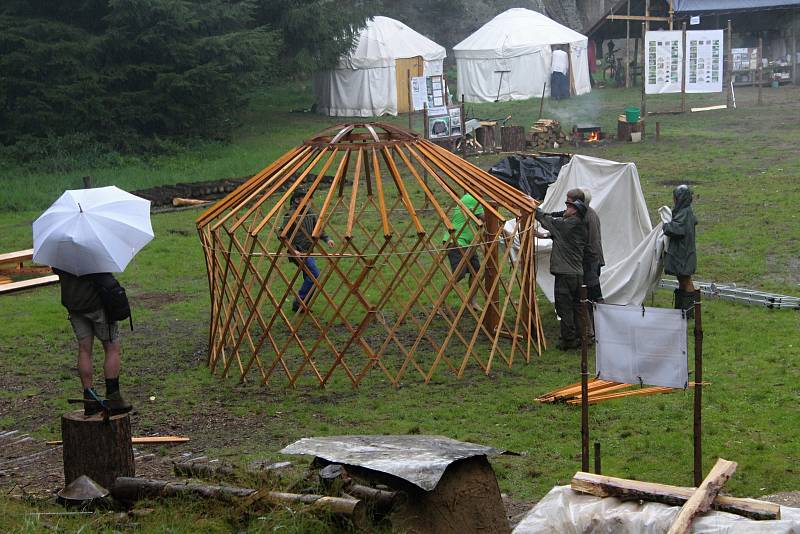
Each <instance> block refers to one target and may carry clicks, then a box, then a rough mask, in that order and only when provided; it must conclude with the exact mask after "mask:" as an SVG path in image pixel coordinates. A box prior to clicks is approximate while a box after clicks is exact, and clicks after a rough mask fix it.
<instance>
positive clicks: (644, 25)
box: [641, 0, 650, 120]
mask: <svg viewBox="0 0 800 534" xmlns="http://www.w3.org/2000/svg"><path fill="white" fill-rule="evenodd" d="M647 5H648V6H649V5H650V2H649V0H648V3H647ZM649 9H650V8H649V7H648V10H649ZM648 14H649V11H648ZM649 25H650V23H649V22H643V23H642V65H641V66H642V105H641V108H642V111H641V117H642V120H645V119H647V91H646V88H647V72H646V71H645V68H644V67H645V65H646V60H647V55H646V54H647V42H646V41H645V39H644V38H645V35H647V27H648V26H649Z"/></svg>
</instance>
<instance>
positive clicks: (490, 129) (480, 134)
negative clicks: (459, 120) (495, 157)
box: [475, 122, 497, 152]
mask: <svg viewBox="0 0 800 534" xmlns="http://www.w3.org/2000/svg"><path fill="white" fill-rule="evenodd" d="M496 131H497V123H495V122H491V123H486V122H483V123H481V127H480V128H478V129H477V130H475V140H476V141H477V142H478V143H480V145H481V146H482V147H483V150H484V151H485V152H494V151H495V148H496V147H497V134H496Z"/></svg>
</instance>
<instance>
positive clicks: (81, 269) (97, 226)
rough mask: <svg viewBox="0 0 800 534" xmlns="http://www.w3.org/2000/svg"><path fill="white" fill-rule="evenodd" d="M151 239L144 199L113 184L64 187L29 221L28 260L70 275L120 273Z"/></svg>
mask: <svg viewBox="0 0 800 534" xmlns="http://www.w3.org/2000/svg"><path fill="white" fill-rule="evenodd" d="M151 239H153V227H152V226H151V224H150V201H149V200H145V199H143V198H141V197H137V196H136V195H132V194H130V193H128V192H126V191H123V190H122V189H119V188H118V187H115V186H110V187H97V188H94V189H76V190H70V191H65V192H64V194H63V195H61V197H59V199H58V200H56V201H55V202H54V203H53V205H52V206H50V207H49V208H48V209H47V211H45V212H44V213H43V214H42V215H40V216H39V218H38V219H36V221H34V223H33V261H34V262H36V263H41V264H43V265H50V266H52V267H57V268H59V269H61V270H63V271H67V272H69V273H72V274H75V275H78V276H80V275H84V274H90V273H106V272H122V271H124V270H125V267H126V266H127V265H128V263H129V262H130V261H131V259H132V258H133V257H134V256H135V255H136V253H137V252H139V251H140V250H141V249H142V247H144V246H145V245H146V244H147V243H149V242H150V240H151Z"/></svg>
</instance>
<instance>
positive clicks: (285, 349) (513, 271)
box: [197, 123, 544, 387]
mask: <svg viewBox="0 0 800 534" xmlns="http://www.w3.org/2000/svg"><path fill="white" fill-rule="evenodd" d="M536 205H537V204H536V201H535V200H533V199H532V198H531V197H528V196H527V195H524V194H522V193H521V192H519V191H518V190H516V189H514V188H512V187H511V186H509V185H507V184H505V183H503V182H501V181H500V180H497V179H496V178H494V177H492V176H491V175H489V174H487V173H486V172H484V171H482V170H481V169H479V168H478V167H476V166H474V165H472V164H471V163H469V162H467V161H465V160H464V159H462V158H460V157H458V156H456V155H454V154H452V153H450V152H448V151H446V150H444V149H442V148H440V147H438V146H436V145H435V144H433V143H431V142H429V141H427V140H425V139H421V138H420V137H419V136H418V135H417V134H415V133H413V132H409V131H406V130H404V129H401V128H398V127H396V126H392V125H389V124H383V123H365V124H347V125H340V126H336V127H333V128H331V129H329V130H326V131H324V132H322V133H320V134H319V135H317V136H315V137H313V138H311V139H309V140H307V141H305V142H304V143H303V144H302V145H300V146H298V147H296V148H294V149H292V150H290V151H289V152H287V153H286V154H284V155H283V156H281V157H280V158H278V159H277V160H276V161H274V162H273V163H272V164H270V165H269V166H268V167H266V168H265V169H264V170H262V171H261V172H259V173H258V174H256V175H255V176H253V177H252V178H251V179H250V180H248V181H247V182H245V183H244V184H243V185H242V186H240V187H239V188H238V189H237V190H235V191H234V192H233V193H231V194H230V195H228V196H227V197H225V198H224V199H222V200H221V201H219V202H218V203H216V204H215V205H214V206H212V207H211V208H210V209H208V210H207V211H206V212H205V213H204V214H203V215H201V216H200V217H199V218H198V220H197V227H198V232H199V234H200V239H201V241H202V244H203V247H204V252H205V258H206V267H207V271H208V280H209V288H210V296H211V317H210V328H209V354H208V365H209V367H210V369H211V371H212V373H214V374H217V375H220V376H222V377H228V376H234V377H237V378H238V379H239V381H240V382H244V381H247V380H260V381H261V382H262V383H264V384H268V383H272V382H275V381H278V380H284V379H285V380H286V382H287V383H288V384H289V385H292V386H295V385H297V384H318V385H323V386H324V385H326V384H335V383H349V384H352V386H357V385H358V384H359V383H361V382H362V381H363V380H366V379H369V380H379V381H384V382H387V383H390V384H391V385H393V386H395V387H397V386H399V385H400V384H401V380H412V379H418V380H421V381H424V382H426V383H427V382H429V381H430V380H431V379H432V378H433V377H434V376H436V374H437V373H451V374H453V375H455V376H457V377H462V376H463V375H464V373H465V372H467V371H469V372H472V371H478V372H483V373H486V374H488V373H490V371H491V369H492V366H493V365H497V364H504V365H507V366H509V367H510V366H512V364H513V363H514V362H515V361H525V362H528V361H530V358H531V355H532V354H533V353H540V352H541V349H542V343H543V342H544V337H543V334H542V327H541V322H540V320H539V311H538V308H537V305H536V298H535V279H536V273H535V261H534V255H535V237H534V232H533V231H532V228H533V225H534V224H535V221H534V215H533V213H534V210H535V208H536ZM510 219H515V220H516V224H517V228H518V229H519V232H518V235H519V238H520V250H521V255H520V259H519V260H518V261H511V259H510V250H511V247H505V246H504V245H503V241H502V238H501V235H502V233H501V228H502V226H503V221H506V220H510Z"/></svg>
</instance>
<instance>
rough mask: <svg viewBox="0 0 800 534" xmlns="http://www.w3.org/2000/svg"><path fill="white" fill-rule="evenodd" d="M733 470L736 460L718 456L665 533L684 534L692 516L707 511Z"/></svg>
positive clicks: (687, 529) (690, 523)
mask: <svg viewBox="0 0 800 534" xmlns="http://www.w3.org/2000/svg"><path fill="white" fill-rule="evenodd" d="M735 471H736V462H731V461H728V460H723V459H722V458H718V459H717V463H716V464H715V465H714V467H713V468H711V471H710V472H709V473H708V475H707V476H706V478H705V480H703V483H702V484H700V487H699V488H697V491H695V492H694V493H693V494H692V496H691V497H689V500H688V501H686V502H685V503H684V504H683V507H682V508H681V511H680V512H679V513H678V517H676V518H675V521H673V523H672V525H671V526H670V527H669V530H668V531H667V534H685V533H686V532H689V528H690V527H691V525H692V519H694V516H696V515H697V514H701V513H703V512H707V511H708V510H709V509H710V508H711V503H712V502H714V499H715V498H716V497H717V494H718V493H719V491H720V490H721V489H722V486H723V485H724V484H725V482H727V481H728V479H729V478H731V475H733V473H734V472H735Z"/></svg>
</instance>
